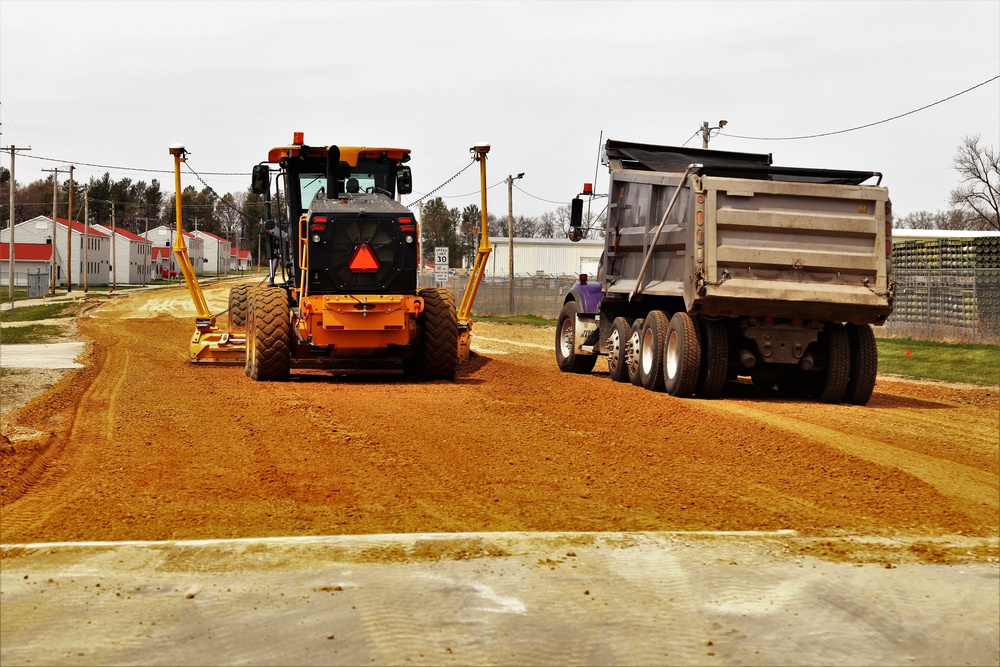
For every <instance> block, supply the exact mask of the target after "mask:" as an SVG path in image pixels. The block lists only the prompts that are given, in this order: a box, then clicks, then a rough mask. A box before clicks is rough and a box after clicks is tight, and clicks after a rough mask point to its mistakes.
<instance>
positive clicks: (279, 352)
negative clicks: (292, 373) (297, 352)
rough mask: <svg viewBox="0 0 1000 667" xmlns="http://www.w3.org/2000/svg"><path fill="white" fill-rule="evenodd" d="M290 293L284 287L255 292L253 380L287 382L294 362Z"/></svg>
mask: <svg viewBox="0 0 1000 667" xmlns="http://www.w3.org/2000/svg"><path fill="white" fill-rule="evenodd" d="M291 327H292V323H291V319H290V317H289V307H288V293H287V292H286V291H285V290H284V289H282V288H280V287H260V288H257V289H255V290H253V291H252V292H251V303H250V306H249V309H248V318H247V358H246V366H245V371H246V374H247V376H248V377H249V378H250V379H251V380H257V381H261V382H267V381H271V380H279V381H280V380H287V379H288V375H289V369H290V367H291V363H292V362H291V359H292V330H291Z"/></svg>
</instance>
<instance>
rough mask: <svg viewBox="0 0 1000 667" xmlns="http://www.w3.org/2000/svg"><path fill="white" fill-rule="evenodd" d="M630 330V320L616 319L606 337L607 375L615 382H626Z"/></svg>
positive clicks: (625, 318)
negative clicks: (609, 333)
mask: <svg viewBox="0 0 1000 667" xmlns="http://www.w3.org/2000/svg"><path fill="white" fill-rule="evenodd" d="M631 330H632V320H631V318H628V317H616V318H615V320H614V322H613V323H612V324H611V335H610V336H608V341H607V348H608V375H609V376H610V377H611V379H612V380H614V381H615V382H628V381H629V377H628V355H629V334H630V333H631Z"/></svg>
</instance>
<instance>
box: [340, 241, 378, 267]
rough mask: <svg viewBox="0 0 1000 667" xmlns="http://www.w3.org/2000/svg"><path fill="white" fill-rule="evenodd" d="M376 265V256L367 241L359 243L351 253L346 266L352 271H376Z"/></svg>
mask: <svg viewBox="0 0 1000 667" xmlns="http://www.w3.org/2000/svg"><path fill="white" fill-rule="evenodd" d="M378 267H379V263H378V258H377V257H376V256H375V252H374V251H373V250H372V247H371V246H370V245H368V244H367V243H359V244H358V247H357V248H355V249H354V254H353V255H351V261H350V262H348V263H347V268H349V269H350V270H351V271H353V272H354V273H374V272H375V271H378Z"/></svg>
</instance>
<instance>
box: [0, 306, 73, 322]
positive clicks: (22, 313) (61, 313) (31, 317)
mask: <svg viewBox="0 0 1000 667" xmlns="http://www.w3.org/2000/svg"><path fill="white" fill-rule="evenodd" d="M83 305H84V304H83V302H80V301H58V302H55V303H45V304H40V305H37V306H15V307H14V310H5V311H3V312H0V322H36V321H38V320H56V319H61V318H67V317H76V315H77V314H79V312H80V310H81V309H82V308H83Z"/></svg>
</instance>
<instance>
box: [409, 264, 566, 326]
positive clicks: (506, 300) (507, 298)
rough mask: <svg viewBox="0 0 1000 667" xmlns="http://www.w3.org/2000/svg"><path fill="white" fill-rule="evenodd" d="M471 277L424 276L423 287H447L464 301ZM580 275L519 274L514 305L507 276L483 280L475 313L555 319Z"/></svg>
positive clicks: (475, 305) (474, 305) (457, 299)
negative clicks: (436, 279)
mask: <svg viewBox="0 0 1000 667" xmlns="http://www.w3.org/2000/svg"><path fill="white" fill-rule="evenodd" d="M468 280H469V279H468V277H467V276H452V277H451V278H449V279H448V282H446V283H435V282H434V276H433V274H424V275H421V276H420V286H421V287H445V288H447V289H449V290H451V293H452V294H454V295H455V304H456V305H458V303H459V302H460V301H461V300H462V295H463V294H465V286H466V284H467V283H468ZM576 280H577V277H576V276H556V277H550V276H535V277H515V278H514V286H513V308H512V307H511V284H510V281H509V280H507V279H506V278H504V279H502V280H498V281H489V280H485V279H484V280H483V282H482V283H480V284H479V290H478V291H477V292H476V301H475V303H474V304H473V308H472V314H473V315H500V316H508V315H535V316H536V317H544V318H546V319H550V320H554V319H556V318H558V317H559V311H560V310H561V309H562V306H563V301H564V300H565V298H566V293H567V292H568V291H569V290H570V289H571V288H572V287H573V284H574V283H575V282H576Z"/></svg>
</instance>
